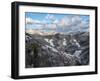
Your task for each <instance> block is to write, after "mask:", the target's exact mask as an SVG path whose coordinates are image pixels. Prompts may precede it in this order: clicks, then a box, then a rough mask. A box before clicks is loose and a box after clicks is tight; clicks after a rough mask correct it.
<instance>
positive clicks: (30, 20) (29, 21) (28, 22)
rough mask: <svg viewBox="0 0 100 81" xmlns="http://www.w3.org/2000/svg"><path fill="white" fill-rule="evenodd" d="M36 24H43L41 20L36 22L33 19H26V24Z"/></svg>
mask: <svg viewBox="0 0 100 81" xmlns="http://www.w3.org/2000/svg"><path fill="white" fill-rule="evenodd" d="M36 23H41V22H40V21H39V20H34V19H32V18H29V17H28V18H26V24H36Z"/></svg>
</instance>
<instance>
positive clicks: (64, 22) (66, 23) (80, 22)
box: [58, 15, 89, 31]
mask: <svg viewBox="0 0 100 81" xmlns="http://www.w3.org/2000/svg"><path fill="white" fill-rule="evenodd" d="M58 26H59V27H61V28H62V30H61V31H63V30H64V31H68V30H69V31H82V30H87V29H88V28H89V21H86V20H84V19H83V18H82V16H78V15H70V16H69V15H68V16H65V17H64V18H62V19H61V20H60V22H59V25H58ZM61 28H60V29H61Z"/></svg>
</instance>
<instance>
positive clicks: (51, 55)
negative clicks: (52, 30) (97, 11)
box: [25, 31, 89, 68]
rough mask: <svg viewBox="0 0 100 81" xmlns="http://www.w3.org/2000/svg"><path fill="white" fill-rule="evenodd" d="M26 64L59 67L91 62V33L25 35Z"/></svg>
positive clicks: (27, 65)
mask: <svg viewBox="0 0 100 81" xmlns="http://www.w3.org/2000/svg"><path fill="white" fill-rule="evenodd" d="M25 42H26V45H25V49H26V57H25V61H26V62H25V63H26V64H25V66H26V68H32V67H57V66H77V65H88V64H89V33H88V32H78V33H73V34H66V35H65V34H60V33H56V34H52V35H51V34H50V35H47V34H46V35H42V34H41V33H40V32H37V31H35V33H34V34H30V33H29V32H27V33H26V35H25Z"/></svg>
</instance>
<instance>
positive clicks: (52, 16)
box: [45, 14, 55, 20]
mask: <svg viewBox="0 0 100 81" xmlns="http://www.w3.org/2000/svg"><path fill="white" fill-rule="evenodd" d="M45 19H47V20H48V19H50V20H55V17H54V15H52V14H47V15H46V17H45Z"/></svg>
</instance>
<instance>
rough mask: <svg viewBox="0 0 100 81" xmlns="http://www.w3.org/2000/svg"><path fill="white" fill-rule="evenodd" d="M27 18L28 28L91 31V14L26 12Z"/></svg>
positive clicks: (55, 30) (46, 30) (52, 30)
mask: <svg viewBox="0 0 100 81" xmlns="http://www.w3.org/2000/svg"><path fill="white" fill-rule="evenodd" d="M25 19H26V21H25V24H26V29H37V30H41V31H44V32H64V33H67V32H77V31H85V32H86V31H89V15H78V14H58V13H57V14H56V13H36V12H26V13H25Z"/></svg>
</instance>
